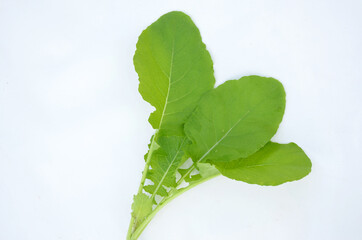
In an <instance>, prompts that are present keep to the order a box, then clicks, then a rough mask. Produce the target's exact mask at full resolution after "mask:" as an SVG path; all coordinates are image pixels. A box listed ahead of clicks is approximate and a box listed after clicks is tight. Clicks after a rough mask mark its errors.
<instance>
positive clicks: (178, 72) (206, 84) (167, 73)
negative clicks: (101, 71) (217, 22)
mask: <svg viewBox="0 0 362 240" xmlns="http://www.w3.org/2000/svg"><path fill="white" fill-rule="evenodd" d="M133 61H134V65H135V69H136V71H137V73H138V76H139V82H140V84H139V92H140V93H141V95H142V97H143V99H144V100H146V101H147V102H149V103H150V104H151V105H152V106H154V107H155V108H156V110H155V111H154V112H153V113H152V114H151V116H150V118H149V122H150V123H151V125H152V127H153V128H154V129H159V130H160V131H162V132H163V134H165V135H183V124H184V123H185V121H186V119H187V118H188V117H189V115H190V114H191V113H192V111H193V110H194V108H195V107H196V104H197V102H198V101H199V99H200V97H201V96H202V95H203V94H204V93H205V92H207V91H209V90H211V89H212V88H213V86H214V84H215V79H214V75H213V73H214V71H213V63H212V60H211V57H210V54H209V52H208V51H207V50H206V46H205V44H204V43H203V42H202V41H201V35H200V32H199V30H198V29H197V27H196V26H195V24H194V23H193V22H192V20H191V18H190V17H189V16H187V15H186V14H184V13H182V12H170V13H167V14H165V15H163V16H162V17H160V18H159V19H158V20H157V21H156V22H154V23H153V24H151V25H150V26H149V27H148V28H147V29H146V30H144V31H143V32H142V34H141V35H140V37H139V40H138V42H137V50H136V53H135V56H134V59H133Z"/></svg>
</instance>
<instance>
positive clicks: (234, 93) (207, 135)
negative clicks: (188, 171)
mask: <svg viewBox="0 0 362 240" xmlns="http://www.w3.org/2000/svg"><path fill="white" fill-rule="evenodd" d="M284 109H285V92H284V88H283V86H282V84H281V83H280V82H279V81H277V80H275V79H273V78H265V77H259V76H247V77H242V78H241V79H239V80H231V81H227V82H225V83H224V84H222V85H220V86H218V87H217V88H216V89H214V90H213V91H210V92H209V93H207V94H206V95H205V96H204V97H203V98H202V99H201V100H200V103H199V105H198V107H197V108H196V109H195V111H194V112H193V114H192V115H191V116H190V118H189V119H188V121H187V122H186V124H185V134H186V135H187V136H188V137H189V138H190V140H191V141H192V145H191V146H190V147H189V149H188V152H189V154H190V156H191V157H192V159H193V160H194V161H196V162H197V161H210V162H211V163H216V162H223V161H229V160H233V159H237V158H240V157H247V156H249V155H250V154H252V153H254V152H256V151H257V150H258V149H260V148H261V147H262V146H264V145H265V144H266V143H267V142H268V141H269V140H270V139H271V137H272V136H273V135H274V134H275V132H276V131H277V129H278V127H279V124H280V122H281V120H282V118H283V114H284Z"/></svg>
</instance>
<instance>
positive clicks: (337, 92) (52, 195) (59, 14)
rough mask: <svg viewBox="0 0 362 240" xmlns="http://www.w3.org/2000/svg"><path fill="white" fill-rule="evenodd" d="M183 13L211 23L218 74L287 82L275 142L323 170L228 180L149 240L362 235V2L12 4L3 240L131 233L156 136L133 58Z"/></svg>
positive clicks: (3, 4) (0, 69)
mask: <svg viewBox="0 0 362 240" xmlns="http://www.w3.org/2000/svg"><path fill="white" fill-rule="evenodd" d="M171 10H182V11H185V12H186V13H188V14H189V15H190V16H191V17H192V18H193V20H194V21H195V23H196V24H197V26H198V27H199V28H200V30H201V34H202V36H203V40H204V42H205V43H206V45H207V47H208V49H209V50H210V52H211V55H212V57H213V60H214V67H215V75H216V78H217V83H218V84H220V83H222V82H224V81H225V80H228V79H233V78H239V77H241V76H244V75H250V74H258V75H265V76H273V77H275V78H277V79H279V80H280V81H281V82H282V83H283V84H284V86H285V88H286V91H287V109H286V113H285V117H284V120H283V123H282V125H281V127H280V130H279V132H278V134H277V135H276V137H275V138H274V140H276V141H279V142H289V141H294V142H296V143H298V144H299V145H300V146H301V147H302V148H303V149H304V150H305V151H306V153H307V154H308V155H309V156H310V158H311V159H312V161H313V171H312V173H311V174H310V175H309V176H308V177H307V178H305V179H303V180H301V181H299V182H293V183H288V184H284V185H282V186H279V187H259V186H255V185H248V184H245V183H242V182H235V181H231V180H228V179H226V178H223V177H219V178H217V179H214V180H212V181H210V182H207V183H204V184H203V185H201V186H199V187H197V188H195V189H193V190H192V191H190V192H187V193H186V194H184V195H183V196H181V197H179V198H178V199H177V200H175V201H173V202H172V203H171V204H170V205H169V206H167V207H166V208H165V209H163V210H162V211H161V212H160V213H159V214H158V215H157V216H156V218H155V219H154V220H153V221H152V222H151V224H150V225H149V227H148V228H147V230H146V231H145V232H144V234H143V235H142V236H141V238H140V239H141V240H142V239H143V240H146V239H147V240H151V239H157V240H178V239H207V240H220V239H248V240H265V239H268V240H270V239H278V240H290V239H293V240H306V239H307V240H320V239H329V240H334V239H335V240H340V239H343V240H354V239H356V240H357V239H362V229H361V224H362V205H361V203H362V190H361V189H362V187H361V184H362V177H361V176H362V157H361V156H362V106H361V104H362V93H361V92H362V83H361V76H362V67H361V63H362V47H361V46H362V45H361V43H362V31H361V30H362V15H361V10H362V2H361V1H359V0H356V1H352V0H348V1H337V0H326V1H316V0H314V1H305V0H300V1H289V0H285V1H276V0H273V1H270V0H264V1H258V0H247V1H245V0H243V1H239V0H235V1H230V0H229V1H226V0H224V1H210V0H207V1H206V0H205V1H195V0H187V1H186V0H184V1H171V0H165V1H149V0H145V1H132V0H127V1H125V0H114V1H110V0H105V1H89V0H84V1H74V0H68V1H45V0H44V1H40V0H33V1H18V0H2V1H0V36H1V37H0V239H1V240H59V239H63V240H81V239H82V240H103V239H107V240H120V239H125V235H126V231H127V227H128V222H129V218H130V214H129V213H130V205H131V201H132V195H133V194H134V193H135V192H136V190H137V187H138V184H139V181H140V177H141V170H142V169H143V164H144V162H143V154H144V153H145V151H146V146H147V143H148V141H149V138H150V136H151V134H152V133H153V130H152V129H151V127H150V125H149V124H148V123H147V118H148V115H149V113H150V112H151V111H152V108H151V107H150V106H149V105H148V104H147V103H146V102H144V101H143V100H142V98H141V97H140V95H139V93H138V91H137V87H138V81H137V75H136V73H135V71H134V69H133V64H132V57H133V53H134V51H135V44H136V41H137V38H138V35H139V34H140V33H141V31H142V30H143V29H144V28H145V27H146V26H148V25H149V24H151V23H152V22H153V21H154V20H156V19H157V18H158V17H159V16H161V15H162V14H164V13H166V12H168V11H171Z"/></svg>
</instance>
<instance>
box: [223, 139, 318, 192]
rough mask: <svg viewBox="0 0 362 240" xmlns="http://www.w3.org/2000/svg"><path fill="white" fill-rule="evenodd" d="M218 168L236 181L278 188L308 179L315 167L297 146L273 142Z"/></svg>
mask: <svg viewBox="0 0 362 240" xmlns="http://www.w3.org/2000/svg"><path fill="white" fill-rule="evenodd" d="M216 167H217V169H218V170H219V171H220V172H221V174H223V175H224V176H226V177H228V178H231V179H234V180H238V181H243V182H247V183H250V184H258V185H266V186H276V185H280V184H283V183H285V182H290V181H296V180H299V179H302V178H303V177H305V176H307V175H308V174H309V173H310V172H311V167H312V163H311V161H310V159H309V158H308V156H307V155H306V154H305V153H304V151H303V150H302V149H301V148H300V147H299V146H298V145H297V144H295V143H289V144H278V143H273V142H269V143H267V144H266V145H265V146H264V147H263V148H262V149H260V150H259V151H258V152H256V153H254V154H253V155H251V156H249V157H247V158H244V159H238V160H234V161H231V162H228V163H217V165H216Z"/></svg>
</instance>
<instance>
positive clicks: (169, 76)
mask: <svg viewBox="0 0 362 240" xmlns="http://www.w3.org/2000/svg"><path fill="white" fill-rule="evenodd" d="M174 53H175V39H174V40H173V42H172V50H171V63H170V74H169V75H168V88H167V95H166V100H165V104H164V106H163V111H162V115H161V119H160V124H159V125H158V129H161V126H162V122H163V117H164V116H165V112H166V108H167V103H168V98H169V95H170V88H171V78H172V68H173V61H174V60H173V59H174Z"/></svg>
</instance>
